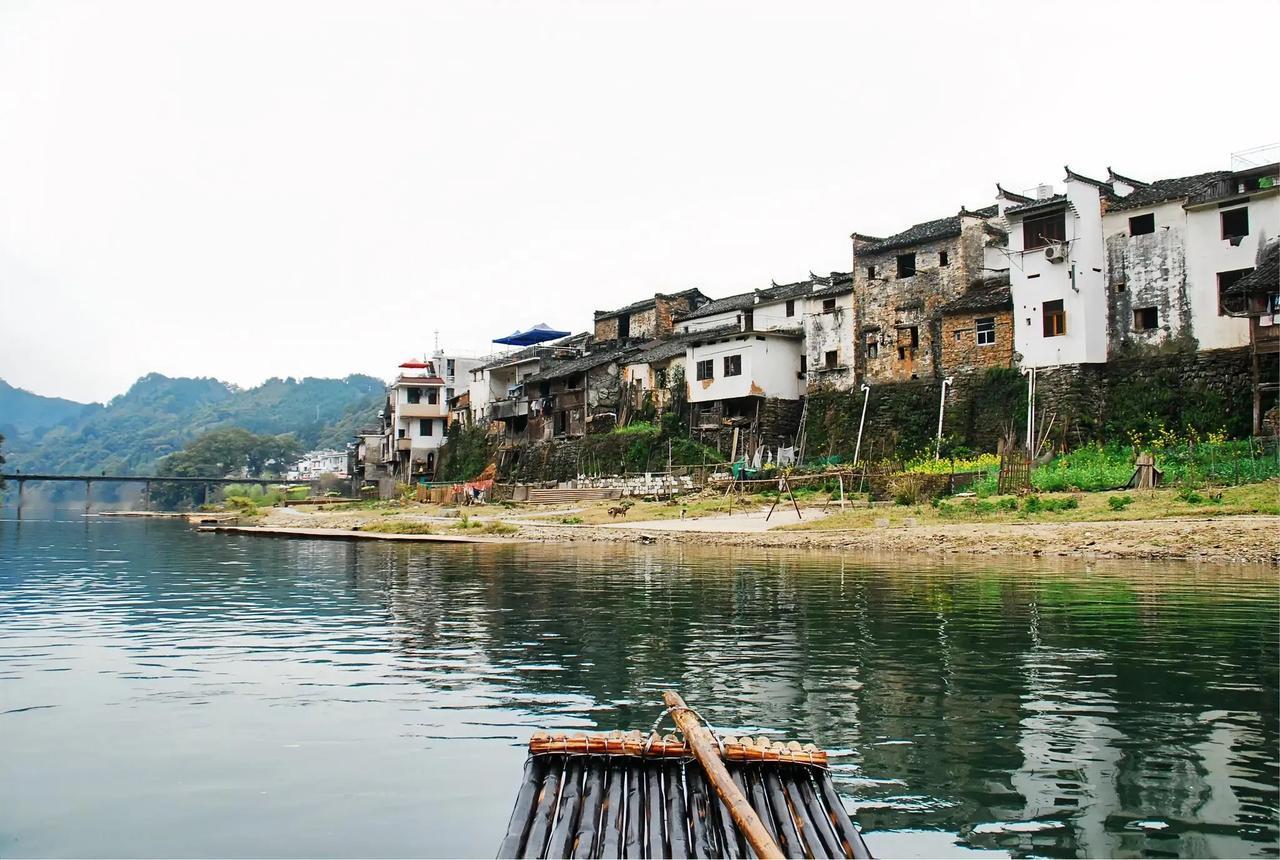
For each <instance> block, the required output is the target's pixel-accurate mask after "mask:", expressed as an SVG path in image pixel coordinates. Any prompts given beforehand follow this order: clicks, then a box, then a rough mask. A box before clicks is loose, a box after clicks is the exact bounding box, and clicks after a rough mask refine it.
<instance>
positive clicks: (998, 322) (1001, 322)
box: [942, 273, 1014, 376]
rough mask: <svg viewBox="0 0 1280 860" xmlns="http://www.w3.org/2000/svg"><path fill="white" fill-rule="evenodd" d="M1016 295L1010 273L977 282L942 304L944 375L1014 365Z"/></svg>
mask: <svg viewBox="0 0 1280 860" xmlns="http://www.w3.org/2000/svg"><path fill="white" fill-rule="evenodd" d="M1013 359H1014V352H1013V298H1012V296H1011V295H1010V293H1009V276H1008V273H1000V274H998V275H996V276H995V277H993V278H988V279H979V280H977V281H974V282H973V284H972V285H970V288H969V289H968V290H966V291H965V292H964V293H962V294H961V295H960V296H958V297H956V298H954V299H952V300H951V301H949V302H947V303H946V304H945V305H943V306H942V374H943V375H944V376H952V375H954V374H963V373H974V372H977V371H982V370H988V369H990V368H993V367H1012V366H1013Z"/></svg>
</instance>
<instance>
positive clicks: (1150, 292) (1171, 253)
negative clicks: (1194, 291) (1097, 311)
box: [1106, 207, 1192, 358]
mask: <svg viewBox="0 0 1280 860" xmlns="http://www.w3.org/2000/svg"><path fill="white" fill-rule="evenodd" d="M1178 208H1180V207H1178ZM1139 214H1140V213H1139ZM1179 214H1180V213H1179ZM1163 215H1164V210H1163V209H1161V210H1158V217H1157V218H1156V221H1157V228H1156V231H1155V232H1154V233H1146V234H1142V235H1138V236H1130V235H1129V234H1128V232H1127V231H1125V230H1122V231H1120V232H1116V233H1114V234H1112V235H1110V236H1108V237H1107V240H1106V241H1107V289H1108V303H1107V311H1108V320H1107V355H1108V356H1109V357H1112V358H1114V357H1116V356H1117V355H1119V354H1120V351H1121V350H1122V349H1123V348H1124V347H1126V346H1128V345H1130V344H1142V345H1158V344H1161V343H1164V342H1165V341H1167V340H1170V339H1171V338H1177V337H1179V336H1186V335H1189V334H1191V333H1192V330H1191V303H1190V300H1189V299H1188V297H1187V267H1186V239H1185V236H1184V231H1183V228H1182V227H1181V226H1180V225H1178V224H1176V223H1174V224H1161V223H1160V222H1161V221H1163V220H1166V219H1164V218H1162V217H1159V216H1163ZM1124 223H1125V222H1124V221H1121V222H1119V224H1124ZM1137 308H1155V309H1156V316H1157V320H1156V322H1157V327H1156V328H1154V329H1150V330H1145V331H1144V330H1139V329H1137V327H1136V325H1135V320H1134V310H1135V309H1137Z"/></svg>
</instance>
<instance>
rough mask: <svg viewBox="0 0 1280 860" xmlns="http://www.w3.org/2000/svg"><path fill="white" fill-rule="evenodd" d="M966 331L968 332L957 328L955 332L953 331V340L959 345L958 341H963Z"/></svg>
mask: <svg viewBox="0 0 1280 860" xmlns="http://www.w3.org/2000/svg"><path fill="white" fill-rule="evenodd" d="M968 331H969V330H968V329H966V328H958V329H956V331H955V339H956V343H959V342H960V341H962V340H964V336H965V333H966V332H968Z"/></svg>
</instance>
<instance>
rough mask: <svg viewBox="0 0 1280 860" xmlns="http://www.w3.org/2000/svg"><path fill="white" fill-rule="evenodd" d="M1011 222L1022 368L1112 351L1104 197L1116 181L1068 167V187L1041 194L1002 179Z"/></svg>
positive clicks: (1002, 203)
mask: <svg viewBox="0 0 1280 860" xmlns="http://www.w3.org/2000/svg"><path fill="white" fill-rule="evenodd" d="M997 190H998V191H999V192H1000V196H999V197H998V198H997V200H998V203H997V205H998V206H999V207H1000V214H1001V215H1002V216H1003V217H1004V218H1005V220H1006V222H1007V223H1008V249H1007V253H1008V255H1009V258H1010V263H1011V265H1010V266H1009V276H1010V284H1009V286H1010V291H1011V294H1012V296H1013V304H1014V320H1013V322H1014V349H1015V351H1016V352H1017V353H1018V356H1019V363H1020V364H1021V366H1023V367H1048V366H1052V365H1058V364H1088V363H1094V362H1102V361H1106V358H1107V316H1108V301H1107V289H1106V286H1107V275H1106V251H1105V246H1104V244H1103V239H1102V210H1103V199H1104V196H1110V195H1111V194H1112V189H1111V187H1110V186H1109V185H1108V184H1107V183H1105V182H1101V181H1099V180H1096V179H1090V178H1089V177H1087V176H1082V175H1081V174H1078V173H1075V172H1073V171H1072V170H1071V169H1070V168H1067V177H1066V191H1065V193H1061V194H1055V193H1053V189H1052V188H1048V187H1046V186H1040V189H1038V194H1039V195H1040V196H1038V197H1030V196H1024V195H1019V194H1013V193H1010V192H1007V191H1005V190H1004V189H1003V188H1000V187H999V186H997Z"/></svg>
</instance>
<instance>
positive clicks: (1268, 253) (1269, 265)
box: [1224, 241, 1280, 296]
mask: <svg viewBox="0 0 1280 860" xmlns="http://www.w3.org/2000/svg"><path fill="white" fill-rule="evenodd" d="M1278 291H1280V241H1272V242H1271V243H1270V244H1268V245H1267V247H1266V248H1265V249H1264V250H1263V252H1262V262H1261V263H1259V264H1258V266H1257V268H1255V269H1254V270H1253V271H1252V272H1250V273H1249V274H1247V275H1245V276H1244V277H1243V278H1241V279H1240V280H1238V281H1236V282H1235V283H1234V284H1232V285H1231V286H1229V287H1227V289H1226V290H1225V291H1224V292H1225V294H1226V295H1229V296H1250V295H1270V294H1271V293H1274V292H1278Z"/></svg>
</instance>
